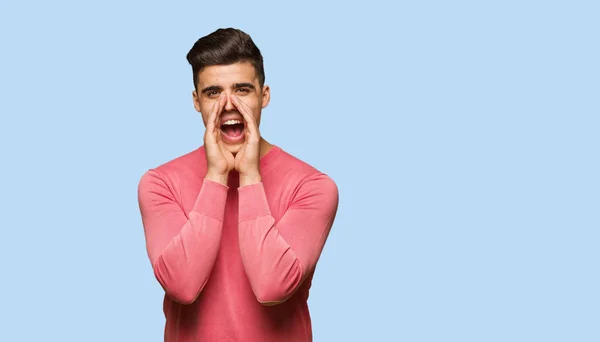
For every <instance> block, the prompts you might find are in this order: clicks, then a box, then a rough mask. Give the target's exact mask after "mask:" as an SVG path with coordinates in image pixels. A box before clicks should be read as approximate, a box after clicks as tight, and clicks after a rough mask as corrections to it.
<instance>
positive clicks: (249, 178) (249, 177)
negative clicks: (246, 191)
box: [240, 172, 262, 186]
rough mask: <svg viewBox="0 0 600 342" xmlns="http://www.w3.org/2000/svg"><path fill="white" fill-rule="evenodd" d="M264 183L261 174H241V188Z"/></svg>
mask: <svg viewBox="0 0 600 342" xmlns="http://www.w3.org/2000/svg"><path fill="white" fill-rule="evenodd" d="M260 182H262V177H261V176H260V173H259V172H254V173H250V174H242V173H240V186H246V185H252V184H257V183H260Z"/></svg>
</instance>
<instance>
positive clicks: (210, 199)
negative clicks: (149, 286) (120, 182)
mask: <svg viewBox="0 0 600 342" xmlns="http://www.w3.org/2000/svg"><path fill="white" fill-rule="evenodd" d="M227 189H228V187H227V186H225V185H222V184H219V183H216V182H212V181H209V180H204V181H203V184H202V188H201V190H200V193H199V194H198V197H197V199H196V202H195V204H194V207H193V209H192V210H191V212H190V213H189V218H188V215H186V213H185V212H184V210H183V209H182V207H181V206H180V205H179V203H177V202H176V200H175V198H174V196H173V193H172V191H171V190H170V189H169V187H168V185H167V183H166V182H165V181H164V180H163V178H162V176H161V174H159V173H158V171H155V170H148V171H147V172H146V173H145V174H144V175H143V176H142V178H141V180H140V182H139V186H138V202H139V207H140V212H141V216H142V222H143V226H144V234H145V237H146V249H147V253H148V257H149V258H150V262H151V264H152V268H153V270H154V275H155V277H156V279H157V280H158V282H159V283H160V284H161V286H162V287H163V289H164V290H165V293H166V294H167V296H169V297H170V298H171V299H172V300H174V301H176V302H179V303H182V304H191V303H193V302H194V301H195V300H196V298H197V297H198V295H199V294H200V292H201V291H202V288H203V287H204V285H205V284H206V282H207V281H208V278H209V275H210V272H211V270H212V267H213V265H214V262H215V260H216V257H217V252H218V249H219V245H220V242H221V231H222V227H223V216H224V212H225V203H226V200H227Z"/></svg>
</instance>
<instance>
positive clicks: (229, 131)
mask: <svg viewBox="0 0 600 342" xmlns="http://www.w3.org/2000/svg"><path fill="white" fill-rule="evenodd" d="M221 133H223V135H224V136H225V138H226V140H229V141H231V142H236V141H237V140H240V139H241V138H243V133H244V123H243V122H242V121H240V120H227V121H225V122H223V123H222V124H221Z"/></svg>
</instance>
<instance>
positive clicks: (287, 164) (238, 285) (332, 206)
mask: <svg viewBox="0 0 600 342" xmlns="http://www.w3.org/2000/svg"><path fill="white" fill-rule="evenodd" d="M187 59H188V61H189V63H190V64H191V66H192V73H193V76H194V91H193V93H192V96H193V101H194V107H195V109H196V110H197V111H198V112H200V113H201V114H202V120H203V122H204V125H205V126H206V132H205V134H204V145H203V146H201V147H199V148H198V149H196V150H194V151H192V152H189V153H187V154H185V155H183V156H180V157H178V158H176V159H173V160H171V161H169V162H167V163H165V164H162V165H160V166H158V167H156V168H154V169H150V170H148V171H146V173H145V174H144V175H143V176H142V178H141V180H140V183H139V188H138V198H139V205H140V211H141V216H142V222H143V226H144V233H145V237H146V247H147V252H148V256H149V258H150V262H151V264H152V268H153V269H154V274H155V276H156V279H157V280H158V282H159V283H160V284H161V286H162V287H163V289H164V290H165V299H164V302H163V310H164V313H165V317H166V325H165V341H260V342H267V341H277V342H282V341H285V342H293V341H312V329H311V320H310V315H309V311H308V306H307V299H308V292H309V288H310V286H311V281H312V276H313V273H314V270H315V266H316V264H317V260H318V259H319V256H320V254H321V251H322V249H323V246H324V245H325V241H326V239H327V236H328V234H329V231H330V229H331V226H332V224H333V221H334V219H335V216H336V212H337V207H338V189H337V186H336V184H335V183H334V182H333V180H332V179H331V178H329V177H328V176H327V175H325V174H323V173H321V172H319V171H318V170H316V169H315V168H313V167H311V166H310V165H308V164H307V163H305V162H303V161H301V160H299V159H297V158H295V157H293V156H291V155H290V154H288V153H286V152H285V151H283V150H282V149H281V148H280V147H278V146H276V145H272V144H271V143H269V142H268V141H266V140H265V139H264V138H263V137H262V136H261V135H260V131H259V124H260V120H261V110H262V108H265V107H266V106H267V105H268V104H269V99H270V90H269V86H267V85H265V84H264V82H265V75H264V70H263V60H262V56H261V53H260V50H259V49H258V48H257V47H256V45H255V44H254V42H253V41H252V39H251V38H250V36H248V35H247V34H245V33H244V32H242V31H240V30H236V29H231V28H230V29H219V30H217V31H215V32H213V33H211V34H209V35H208V36H205V37H203V38H201V39H199V40H198V41H197V42H196V43H195V44H194V46H193V47H192V49H191V50H190V52H189V53H188V55H187Z"/></svg>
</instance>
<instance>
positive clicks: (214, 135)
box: [204, 94, 235, 185]
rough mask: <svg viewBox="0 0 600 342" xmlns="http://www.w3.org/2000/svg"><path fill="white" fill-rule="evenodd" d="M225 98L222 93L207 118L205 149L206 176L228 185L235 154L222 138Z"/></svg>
mask: <svg viewBox="0 0 600 342" xmlns="http://www.w3.org/2000/svg"><path fill="white" fill-rule="evenodd" d="M225 100H226V97H225V95H224V94H221V96H219V99H218V100H217V102H215V105H214V106H213V109H212V111H211V112H210V114H209V115H208V119H207V120H206V132H205V133H204V150H205V152H206V161H207V164H208V171H207V173H206V177H205V178H206V179H209V180H212V181H214V182H219V183H221V184H223V185H227V176H228V175H229V172H230V171H231V170H233V168H234V165H235V163H234V158H233V154H231V152H229V150H227V148H226V147H225V145H224V144H223V141H222V140H221V129H220V127H219V122H218V121H219V115H220V114H221V111H222V110H223V105H224V104H225V102H226V101H225Z"/></svg>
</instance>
